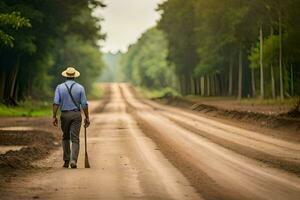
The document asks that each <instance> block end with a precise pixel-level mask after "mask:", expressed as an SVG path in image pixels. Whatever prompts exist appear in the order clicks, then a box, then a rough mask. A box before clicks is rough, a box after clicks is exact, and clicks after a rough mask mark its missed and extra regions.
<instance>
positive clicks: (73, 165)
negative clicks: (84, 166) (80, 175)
mask: <svg viewBox="0 0 300 200" xmlns="http://www.w3.org/2000/svg"><path fill="white" fill-rule="evenodd" d="M70 165H71V168H73V169H75V168H77V164H76V162H75V161H74V160H72V161H71V164H70Z"/></svg>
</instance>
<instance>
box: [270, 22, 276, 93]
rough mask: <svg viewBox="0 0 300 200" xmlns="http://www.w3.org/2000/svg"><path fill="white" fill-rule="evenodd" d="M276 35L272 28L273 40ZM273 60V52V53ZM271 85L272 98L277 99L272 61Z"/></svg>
mask: <svg viewBox="0 0 300 200" xmlns="http://www.w3.org/2000/svg"><path fill="white" fill-rule="evenodd" d="M273 35H274V29H273V27H272V26H271V38H272V37H273ZM271 45H272V49H273V43H272V44H271ZM272 58H273V51H272ZM270 68H271V85H272V98H273V99H275V98H276V92H275V77H274V66H273V60H272V61H271V66H270Z"/></svg>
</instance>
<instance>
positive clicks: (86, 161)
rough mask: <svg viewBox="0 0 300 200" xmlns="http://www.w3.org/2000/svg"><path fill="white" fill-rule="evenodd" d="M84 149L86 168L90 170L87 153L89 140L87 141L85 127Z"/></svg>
mask: <svg viewBox="0 0 300 200" xmlns="http://www.w3.org/2000/svg"><path fill="white" fill-rule="evenodd" d="M84 149H85V154H84V155H85V156H84V167H85V168H90V167H91V166H90V163H89V157H88V153H87V139H86V127H84Z"/></svg>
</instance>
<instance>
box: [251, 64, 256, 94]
mask: <svg viewBox="0 0 300 200" xmlns="http://www.w3.org/2000/svg"><path fill="white" fill-rule="evenodd" d="M251 89H252V97H254V98H255V97H256V87H255V74H254V68H251Z"/></svg>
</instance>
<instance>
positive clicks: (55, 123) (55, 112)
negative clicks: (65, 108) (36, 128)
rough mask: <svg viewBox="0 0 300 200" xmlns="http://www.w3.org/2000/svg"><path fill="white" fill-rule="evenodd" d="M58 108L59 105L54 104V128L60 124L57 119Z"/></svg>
mask: <svg viewBox="0 0 300 200" xmlns="http://www.w3.org/2000/svg"><path fill="white" fill-rule="evenodd" d="M58 108H59V105H57V104H55V103H54V104H53V115H52V124H53V125H54V126H57V124H58V120H57V117H56V114H57V110H58Z"/></svg>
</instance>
